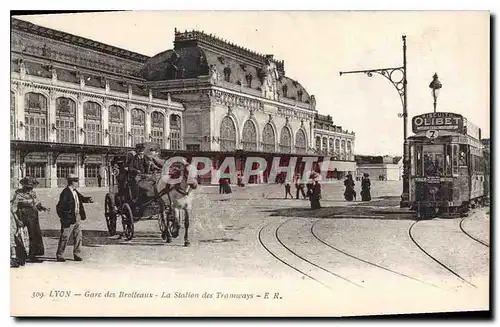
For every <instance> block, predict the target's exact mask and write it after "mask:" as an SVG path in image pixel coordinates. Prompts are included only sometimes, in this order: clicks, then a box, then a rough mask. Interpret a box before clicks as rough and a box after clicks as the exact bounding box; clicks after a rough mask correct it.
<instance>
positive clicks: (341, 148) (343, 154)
mask: <svg viewBox="0 0 500 327" xmlns="http://www.w3.org/2000/svg"><path fill="white" fill-rule="evenodd" d="M340 158H341V159H342V160H345V159H346V156H345V140H342V141H340Z"/></svg>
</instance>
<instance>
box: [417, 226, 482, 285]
mask: <svg viewBox="0 0 500 327" xmlns="http://www.w3.org/2000/svg"><path fill="white" fill-rule="evenodd" d="M417 223H418V221H415V222H413V223H412V224H411V226H410V228H408V235H409V237H410V239H411V241H412V242H413V243H414V244H415V245H416V246H417V248H418V249H419V250H420V251H421V252H422V253H424V254H425V255H427V256H428V257H429V258H430V259H432V260H433V261H434V262H436V263H437V264H439V265H440V266H441V267H443V268H444V269H446V270H447V271H448V272H449V273H451V274H452V275H454V276H455V277H457V278H458V279H460V280H461V281H462V282H464V283H466V284H467V285H469V286H472V287H474V288H477V286H476V285H474V284H473V283H471V282H469V281H468V280H467V279H465V278H464V277H462V276H461V275H460V274H459V273H457V272H456V271H455V270H453V269H452V268H450V267H449V266H447V265H446V264H444V263H443V262H441V261H440V260H439V259H437V258H436V257H434V256H433V255H431V254H430V253H429V252H428V251H426V250H425V249H424V248H423V247H422V245H421V244H419V243H418V242H417V241H416V240H415V238H414V235H413V234H412V230H413V228H414V227H415V226H416V225H417Z"/></svg>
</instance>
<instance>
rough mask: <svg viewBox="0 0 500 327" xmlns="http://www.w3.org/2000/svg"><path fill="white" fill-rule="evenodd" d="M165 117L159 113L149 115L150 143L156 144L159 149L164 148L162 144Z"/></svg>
mask: <svg viewBox="0 0 500 327" xmlns="http://www.w3.org/2000/svg"><path fill="white" fill-rule="evenodd" d="M164 126H165V116H164V115H163V114H162V113H161V112H159V111H153V112H152V113H151V141H152V142H155V143H158V144H159V145H160V148H162V149H163V148H164V147H165V142H164Z"/></svg>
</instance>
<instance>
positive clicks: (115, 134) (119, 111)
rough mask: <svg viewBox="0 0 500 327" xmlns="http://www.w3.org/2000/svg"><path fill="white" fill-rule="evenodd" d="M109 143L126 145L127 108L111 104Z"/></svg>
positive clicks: (109, 112) (109, 111)
mask: <svg viewBox="0 0 500 327" xmlns="http://www.w3.org/2000/svg"><path fill="white" fill-rule="evenodd" d="M108 127H109V145H113V146H125V110H124V109H123V108H122V107H119V106H115V105H111V106H109V110H108Z"/></svg>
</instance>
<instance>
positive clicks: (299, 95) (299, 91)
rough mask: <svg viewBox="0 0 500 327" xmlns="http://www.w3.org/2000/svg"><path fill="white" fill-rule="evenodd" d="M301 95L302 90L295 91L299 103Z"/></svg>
mask: <svg viewBox="0 0 500 327" xmlns="http://www.w3.org/2000/svg"><path fill="white" fill-rule="evenodd" d="M302 95H303V93H302V90H298V91H297V100H298V101H301V102H302Z"/></svg>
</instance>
